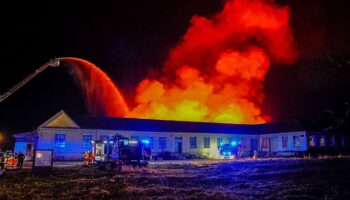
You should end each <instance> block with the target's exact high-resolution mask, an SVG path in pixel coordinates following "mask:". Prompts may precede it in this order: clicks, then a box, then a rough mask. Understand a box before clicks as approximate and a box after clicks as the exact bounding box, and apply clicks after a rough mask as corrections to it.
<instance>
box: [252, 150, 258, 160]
mask: <svg viewBox="0 0 350 200" xmlns="http://www.w3.org/2000/svg"><path fill="white" fill-rule="evenodd" d="M257 158H258V152H257V151H256V150H254V155H253V159H254V160H256V159H257Z"/></svg>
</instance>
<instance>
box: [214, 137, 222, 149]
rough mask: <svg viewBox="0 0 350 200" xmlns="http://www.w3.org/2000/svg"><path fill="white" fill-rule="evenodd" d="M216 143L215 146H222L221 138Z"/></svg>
mask: <svg viewBox="0 0 350 200" xmlns="http://www.w3.org/2000/svg"><path fill="white" fill-rule="evenodd" d="M216 143H217V146H218V147H220V146H221V145H223V141H222V138H218V139H217V140H216Z"/></svg>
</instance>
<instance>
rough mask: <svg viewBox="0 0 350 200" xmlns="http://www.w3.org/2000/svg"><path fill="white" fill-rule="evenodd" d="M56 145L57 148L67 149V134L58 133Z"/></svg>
mask: <svg viewBox="0 0 350 200" xmlns="http://www.w3.org/2000/svg"><path fill="white" fill-rule="evenodd" d="M55 145H56V147H61V148H64V147H66V134H64V133H56V134H55Z"/></svg>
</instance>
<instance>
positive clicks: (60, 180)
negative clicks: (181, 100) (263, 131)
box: [0, 158, 350, 200]
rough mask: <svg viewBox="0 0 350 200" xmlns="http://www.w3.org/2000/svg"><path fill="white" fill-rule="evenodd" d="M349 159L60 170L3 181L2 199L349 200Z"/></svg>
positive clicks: (18, 174)
mask: <svg viewBox="0 0 350 200" xmlns="http://www.w3.org/2000/svg"><path fill="white" fill-rule="evenodd" d="M349 170H350V159H349V158H329V159H268V160H266V159H265V160H257V161H233V162H232V161H201V162H198V161H194V162H186V163H165V164H164V163H162V164H161V163H159V164H152V165H150V166H149V167H148V168H146V169H133V168H127V167H125V168H123V172H122V173H120V174H114V173H112V172H108V171H99V170H97V169H96V168H95V167H82V166H80V167H79V166H77V167H69V168H55V169H54V170H53V172H52V174H51V175H49V176H34V175H32V173H31V171H30V170H17V171H7V172H6V173H5V174H4V175H3V176H2V177H0V199H45V200H46V199H220V200H222V199H350V171H349Z"/></svg>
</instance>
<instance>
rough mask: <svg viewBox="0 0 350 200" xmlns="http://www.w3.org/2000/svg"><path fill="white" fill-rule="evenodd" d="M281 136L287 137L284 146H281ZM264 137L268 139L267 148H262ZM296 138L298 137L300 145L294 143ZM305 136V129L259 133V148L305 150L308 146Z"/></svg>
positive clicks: (262, 149)
mask: <svg viewBox="0 0 350 200" xmlns="http://www.w3.org/2000/svg"><path fill="white" fill-rule="evenodd" d="M283 137H287V138H288V139H287V145H286V146H283ZM264 138H268V139H269V140H270V144H269V148H263V145H262V142H263V139H264ZM297 138H299V139H300V140H299V142H300V145H297V144H295V142H296V139H297ZM307 138H308V137H307V134H306V132H305V131H299V132H288V133H275V134H266V135H261V136H260V145H261V148H260V150H261V151H266V152H267V151H270V152H286V151H306V150H307V146H308V144H307V142H308V141H307Z"/></svg>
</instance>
